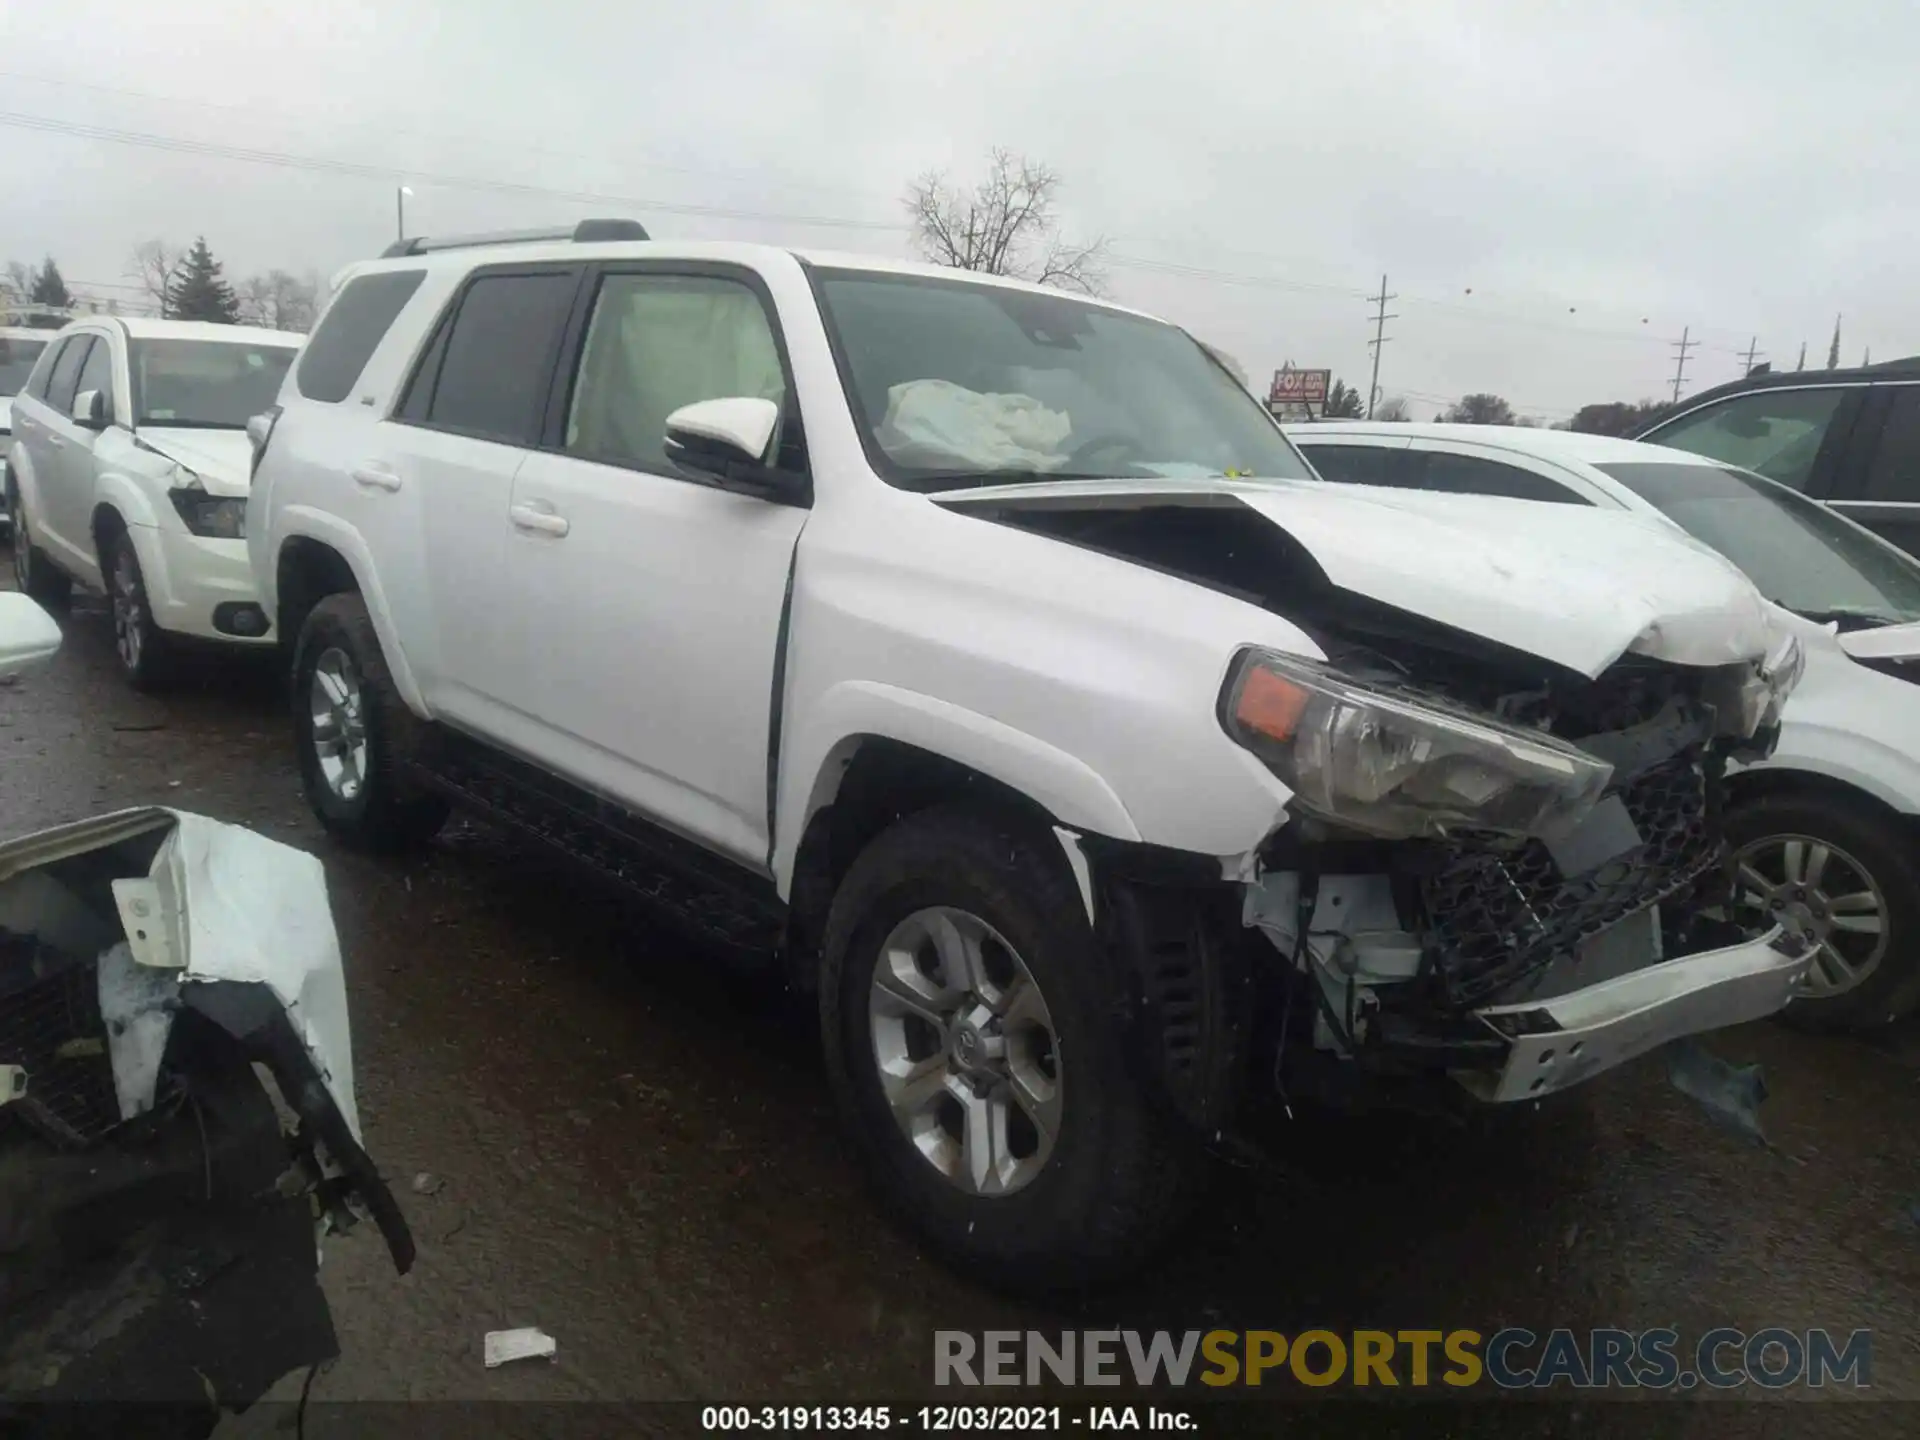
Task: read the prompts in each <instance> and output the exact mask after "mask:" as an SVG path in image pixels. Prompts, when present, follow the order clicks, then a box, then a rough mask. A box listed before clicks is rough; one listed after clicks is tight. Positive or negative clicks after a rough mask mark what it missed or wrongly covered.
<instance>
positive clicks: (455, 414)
mask: <svg viewBox="0 0 1920 1440" xmlns="http://www.w3.org/2000/svg"><path fill="white" fill-rule="evenodd" d="M576 281H577V277H576V276H575V274H574V273H573V272H571V271H552V272H547V273H544V274H533V275H524V274H523V275H483V276H481V277H480V278H479V279H477V280H475V281H474V282H473V284H471V285H470V286H468V287H467V292H466V294H465V295H464V296H463V297H462V298H461V301H460V311H459V313H458V314H457V315H455V316H454V320H453V329H452V331H451V332H450V333H449V334H448V337H447V345H446V354H445V357H444V358H443V359H442V360H441V363H440V373H439V375H438V377H437V378H436V379H435V380H434V382H433V394H432V396H431V398H430V399H429V400H428V401H427V423H428V424H429V425H433V426H435V427H438V428H441V429H447V430H458V431H460V432H461V433H463V434H467V435H477V436H479V437H481V438H482V439H487V440H501V441H505V442H507V443H509V444H525V443H527V442H529V441H531V440H532V439H533V434H534V428H535V425H536V422H537V418H538V415H539V410H540V405H541V402H542V401H543V400H545V398H546V393H547V379H548V377H549V375H550V374H551V372H552V368H553V353H554V349H555V347H556V345H557V344H558V343H559V339H560V330H561V328H562V327H563V326H564V325H565V324H566V321H567V310H568V307H569V306H570V305H571V304H572V303H573V292H574V286H575V284H576ZM421 378H422V379H424V378H425V377H424V376H422V377H421Z"/></svg>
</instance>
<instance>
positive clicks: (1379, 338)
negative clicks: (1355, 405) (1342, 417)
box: [1367, 275, 1400, 420]
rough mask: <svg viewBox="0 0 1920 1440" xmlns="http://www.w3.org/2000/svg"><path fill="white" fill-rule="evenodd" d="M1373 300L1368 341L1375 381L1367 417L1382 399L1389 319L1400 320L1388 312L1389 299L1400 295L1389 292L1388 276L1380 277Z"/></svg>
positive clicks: (1368, 402)
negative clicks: (1382, 357) (1382, 362)
mask: <svg viewBox="0 0 1920 1440" xmlns="http://www.w3.org/2000/svg"><path fill="white" fill-rule="evenodd" d="M1369 298H1371V299H1372V301H1373V305H1374V311H1373V339H1371V340H1369V341H1368V342H1367V346H1368V348H1369V349H1371V350H1372V351H1373V381H1372V383H1371V384H1369V385H1368V386H1367V419H1369V420H1371V419H1372V418H1373V407H1374V406H1375V405H1376V404H1378V403H1379V400H1380V347H1381V346H1382V345H1384V344H1386V343H1387V321H1389V320H1398V319H1399V318H1400V317H1399V316H1398V315H1389V314H1387V301H1389V300H1398V299H1399V298H1400V297H1399V296H1398V295H1389V294H1388V293H1387V277H1386V276H1384V275H1382V276H1381V277H1380V293H1379V294H1378V295H1374V296H1371V297H1369Z"/></svg>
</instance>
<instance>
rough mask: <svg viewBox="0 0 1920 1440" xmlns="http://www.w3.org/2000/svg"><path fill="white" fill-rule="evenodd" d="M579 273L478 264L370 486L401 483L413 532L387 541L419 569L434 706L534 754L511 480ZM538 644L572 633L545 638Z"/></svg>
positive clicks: (534, 424) (421, 671)
mask: <svg viewBox="0 0 1920 1440" xmlns="http://www.w3.org/2000/svg"><path fill="white" fill-rule="evenodd" d="M580 276H581V269H580V267H579V266H574V265H564V264H562V265H530V266H511V265H508V266H492V267H487V268H483V269H479V270H476V271H474V272H473V273H472V274H471V275H469V276H468V277H467V279H466V280H465V282H464V283H463V284H462V285H461V287H460V290H459V291H458V292H457V293H456V294H455V296H454V297H453V300H452V303H451V304H450V305H449V306H448V307H447V309H446V311H445V313H444V314H442V316H441V317H440V320H439V322H438V324H437V325H436V327H435V330H434V334H433V336H432V338H431V339H430V340H429V342H428V344H427V348H426V350H425V351H424V352H423V354H422V356H421V361H420V364H419V366H418V367H417V368H416V370H415V372H414V374H413V376H412V379H411V380H410V382H409V384H408V386H407V388H406V390H405V392H404V393H403V394H402V396H401V401H400V405H399V408H398V409H397V410H396V411H395V413H394V416H393V419H392V420H390V421H388V422H386V423H385V424H383V425H382V426H381V427H380V430H381V432H382V436H381V445H380V447H379V448H380V449H381V451H382V453H383V454H384V455H385V457H386V458H385V459H384V460H383V461H382V462H380V464H379V465H377V466H375V467H373V468H372V469H371V470H370V472H369V473H368V476H367V481H366V483H367V484H369V485H370V486H372V487H373V488H375V489H379V488H382V487H384V486H387V485H392V486H395V487H396V488H399V487H405V488H407V489H408V490H409V491H410V492H411V493H412V495H413V497H414V508H413V513H414V514H415V515H417V517H418V525H419V531H418V534H417V536H414V537H411V543H410V544H408V545H406V546H404V547H399V548H395V549H393V550H391V551H390V552H389V553H390V554H393V555H395V556H399V555H406V554H410V555H412V556H415V557H417V561H418V563H419V564H420V566H421V567H422V570H423V572H424V574H423V577H422V578H423V579H424V582H425V589H426V602H427V603H426V606H425V611H426V613H425V615H424V617H422V618H423V619H424V623H425V624H426V625H427V626H428V628H429V630H430V634H431V642H430V643H429V644H427V645H425V646H423V647H421V648H420V649H419V650H418V652H417V655H416V658H415V664H414V670H415V679H416V680H418V681H419V683H420V686H421V690H422V692H423V693H424V695H425V697H426V700H427V703H428V705H429V706H430V707H431V709H432V710H433V712H434V714H435V715H436V716H437V717H438V718H440V719H443V720H447V721H450V722H452V723H453V724H456V725H458V726H460V727H461V728H463V729H466V730H469V731H471V732H473V733H475V734H478V735H481V736H483V737H485V738H487V739H490V740H493V741H496V742H498V743H500V744H502V745H504V746H506V747H508V748H509V749H515V750H519V751H521V752H523V753H537V750H536V746H537V742H538V739H539V732H540V729H541V722H540V720H539V719H537V718H536V717H538V716H540V715H541V714H542V713H543V710H544V696H543V693H542V685H541V682H540V680H539V679H538V678H537V676H538V670H539V666H538V663H537V661H538V657H537V655H536V653H535V649H536V647H535V645H534V642H533V632H532V629H531V627H530V621H529V615H528V611H527V602H526V600H525V597H524V596H522V595H521V594H519V593H517V592H518V588H519V587H520V586H521V585H522V584H523V583H524V579H525V577H524V576H519V575H515V574H511V573H509V570H508V565H507V547H508V542H509V538H510V537H511V536H512V535H513V534H514V531H513V529H512V521H511V518H510V516H509V513H508V512H509V509H510V507H511V505H512V503H513V498H514V497H513V478H514V476H515V474H516V473H517V472H518V471H519V469H520V467H521V465H522V464H523V463H524V462H525V460H526V458H527V454H528V449H529V447H530V446H531V445H533V444H534V443H535V441H536V439H537V438H538V435H539V431H540V426H541V424H542V422H543V419H544V417H545V413H546V408H547V402H548V395H549V391H550V389H551V387H552V383H553V375H554V370H555V364H556V359H557V356H558V354H559V347H560V340H561V335H562V332H563V331H564V330H565V328H566V322H567V317H568V315H569V313H570V312H571V310H572V308H573V303H574V296H575V292H576V291H577V289H578V287H579V283H580ZM542 643H544V644H548V645H551V644H554V643H560V644H569V643H572V642H571V641H569V640H568V639H567V638H566V637H565V636H554V635H551V634H549V635H547V636H546V637H545V638H544V640H543V642H542Z"/></svg>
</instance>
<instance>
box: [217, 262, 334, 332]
mask: <svg viewBox="0 0 1920 1440" xmlns="http://www.w3.org/2000/svg"><path fill="white" fill-rule="evenodd" d="M234 293H235V295H236V296H237V297H238V299H239V301H240V318H241V320H242V321H244V322H245V323H246V324H248V325H263V326H265V327H266V328H267V329H269V330H293V331H298V332H300V333H301V334H305V333H306V332H307V331H308V330H311V329H312V328H313V321H314V316H316V315H317V314H318V313H319V311H320V277H319V276H318V275H313V274H307V275H293V274H290V273H288V272H287V271H285V270H269V271H267V273H266V274H264V275H249V276H248V277H247V278H246V279H245V280H242V281H241V282H240V284H239V285H238V286H236V287H235V291H234Z"/></svg>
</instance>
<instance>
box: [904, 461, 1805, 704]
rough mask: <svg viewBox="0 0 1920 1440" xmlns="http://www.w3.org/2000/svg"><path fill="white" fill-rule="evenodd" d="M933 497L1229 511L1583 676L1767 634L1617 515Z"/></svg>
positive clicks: (1338, 500)
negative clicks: (1242, 511) (1249, 513)
mask: <svg viewBox="0 0 1920 1440" xmlns="http://www.w3.org/2000/svg"><path fill="white" fill-rule="evenodd" d="M933 498H934V499H935V500H937V501H939V502H940V503H942V504H945V505H950V506H953V507H955V508H965V507H968V506H972V505H987V504H991V505H994V506H997V507H1009V506H1036V507H1043V508H1048V509H1061V508H1081V507H1083V506H1085V507H1095V506H1100V507H1106V506H1129V505H1180V504H1196V505H1218V504H1221V503H1230V500H1237V501H1239V502H1240V503H1242V504H1245V505H1246V506H1248V507H1249V508H1250V509H1252V510H1254V511H1256V512H1257V513H1259V514H1260V515H1262V516H1264V517H1265V518H1267V519H1268V520H1271V521H1272V522H1273V523H1274V524H1275V525H1278V526H1279V527H1280V528H1281V529H1283V530H1285V531H1286V532H1287V534H1289V535H1290V536H1292V537H1293V538H1294V540H1296V541H1298V542H1299V544H1300V545H1301V546H1303V547H1304V548H1305V549H1306V550H1307V552H1308V553H1309V554H1311V555H1312V556H1313V558H1314V559H1315V560H1316V561H1317V562H1318V563H1319V565H1320V567H1321V569H1323V570H1324V571H1325V572H1326V574H1327V578H1328V579H1329V580H1330V581H1332V583H1333V584H1335V585H1337V586H1339V587H1340V588H1341V589H1343V590H1348V591H1351V592H1352V593H1354V594H1356V595H1364V596H1366V597H1367V598H1369V599H1371V600H1377V601H1379V602H1380V603H1382V604H1384V605H1391V606H1393V607H1394V608H1395V609H1398V610H1405V611H1407V612H1409V613H1411V614H1415V615H1422V616H1425V617H1427V618H1428V619H1431V620H1436V621H1438V622H1440V623H1441V624H1444V625H1448V626H1451V627H1453V628H1454V629H1456V630H1462V631H1465V632H1467V633H1469V634H1473V635H1478V636H1481V637H1483V638H1485V639H1488V640H1492V641H1495V642H1497V643H1499V644H1502V645H1507V646H1510V647H1512V648H1513V649H1516V650H1523V651H1526V652H1527V653H1528V654H1532V655H1538V656H1541V657H1542V658H1544V659H1547V660H1551V661H1554V662H1555V663H1557V664H1560V665H1563V666H1566V667H1567V668H1568V669H1571V670H1576V671H1578V672H1579V673H1581V674H1583V675H1588V676H1594V675H1598V674H1600V673H1601V672H1602V671H1604V670H1605V669H1606V668H1607V667H1608V666H1610V665H1612V664H1613V663H1614V661H1616V660H1618V659H1619V658H1620V657H1621V656H1622V655H1623V654H1626V653H1628V652H1629V651H1631V652H1633V653H1635V654H1640V655H1648V656H1652V657H1655V658H1658V659H1662V660H1671V661H1674V662H1675V663H1677V664H1683V665H1724V664H1730V663H1733V662H1735V661H1740V660H1749V659H1757V658H1760V657H1762V656H1764V655H1765V654H1766V653H1767V649H1768V646H1769V642H1770V640H1771V638H1772V634H1773V628H1772V626H1771V623H1770V621H1769V618H1768V607H1767V603H1766V601H1765V600H1764V599H1762V598H1761V596H1760V593H1759V592H1758V591H1757V590H1755V589H1754V588H1753V585H1752V583H1751V582H1750V581H1749V580H1748V579H1747V578H1746V576H1745V575H1743V574H1742V573H1741V572H1740V571H1739V570H1738V569H1736V568H1735V567H1734V566H1733V565H1732V564H1731V563H1730V562H1728V561H1727V560H1724V559H1722V558H1721V557H1720V556H1719V555H1718V554H1716V553H1715V552H1714V551H1712V550H1710V549H1708V548H1707V547H1706V546H1704V545H1701V544H1700V543H1698V542H1697V541H1694V540H1692V539H1691V538H1689V537H1687V536H1685V535H1684V534H1681V533H1679V532H1677V531H1676V530H1675V529H1674V528H1673V527H1672V526H1671V525H1668V524H1666V523H1665V522H1664V521H1663V520H1660V519H1656V518H1649V517H1643V516H1640V515H1636V514H1633V513H1631V512H1628V511H1621V510H1601V509H1598V508H1594V507H1590V506H1584V505H1547V504H1541V503H1539V502H1536V501H1528V500H1508V499H1503V498H1498V497H1491V496H1480V495H1442V494H1435V493H1432V492H1428V491H1414V490H1388V489H1371V488H1366V487H1362V486H1356V485H1334V484H1328V483H1325V482H1321V481H1308V480H1300V481H1291V480H1283V481H1243V480H1179V481H1166V480H1075V481H1052V482H1048V481H1041V482H1036V483H1033V484H1023V485H1004V486H996V487H993V488H988V489H971V490H956V491H947V492H943V493H941V494H938V495H935V496H934V497H933Z"/></svg>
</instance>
